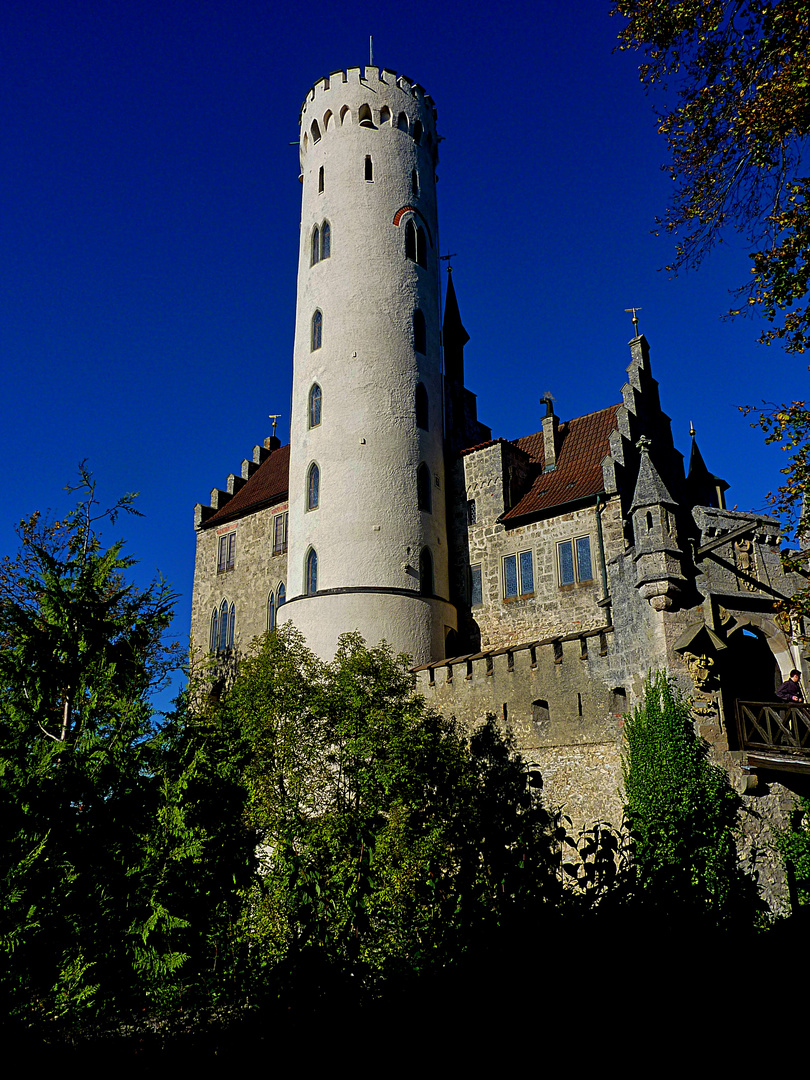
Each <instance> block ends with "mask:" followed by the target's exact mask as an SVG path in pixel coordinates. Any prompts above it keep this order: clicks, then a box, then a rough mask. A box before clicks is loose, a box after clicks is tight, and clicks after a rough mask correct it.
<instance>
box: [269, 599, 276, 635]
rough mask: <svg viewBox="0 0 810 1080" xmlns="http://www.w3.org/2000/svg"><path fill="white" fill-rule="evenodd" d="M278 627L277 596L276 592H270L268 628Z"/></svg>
mask: <svg viewBox="0 0 810 1080" xmlns="http://www.w3.org/2000/svg"><path fill="white" fill-rule="evenodd" d="M275 628H276V597H275V594H274V593H272V592H271V593H270V595H269V596H268V597H267V630H268V632H269V631H270V630H275Z"/></svg>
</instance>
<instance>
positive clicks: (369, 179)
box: [365, 154, 374, 184]
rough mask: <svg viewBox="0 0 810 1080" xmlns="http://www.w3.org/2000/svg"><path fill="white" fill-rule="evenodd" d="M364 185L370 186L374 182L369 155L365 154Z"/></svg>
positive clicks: (372, 165) (372, 167)
mask: <svg viewBox="0 0 810 1080" xmlns="http://www.w3.org/2000/svg"><path fill="white" fill-rule="evenodd" d="M365 175H366V183H367V184H372V183H373V182H374V164H373V162H372V160H371V154H366V172H365Z"/></svg>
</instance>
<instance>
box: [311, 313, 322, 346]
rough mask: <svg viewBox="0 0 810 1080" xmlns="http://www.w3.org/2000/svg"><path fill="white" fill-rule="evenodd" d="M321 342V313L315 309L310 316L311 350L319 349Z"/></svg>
mask: <svg viewBox="0 0 810 1080" xmlns="http://www.w3.org/2000/svg"><path fill="white" fill-rule="evenodd" d="M322 343H323V315H322V314H321V313H320V311H316V312H315V314H314V315H313V316H312V351H313V352H315V350H316V349H320V347H321V344H322Z"/></svg>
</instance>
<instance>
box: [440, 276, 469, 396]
mask: <svg viewBox="0 0 810 1080" xmlns="http://www.w3.org/2000/svg"><path fill="white" fill-rule="evenodd" d="M469 340H470V335H469V334H468V333H467V331H466V330H465V329H464V324H463V323H462V321H461V312H460V311H459V310H458V300H457V299H456V290H455V287H454V285H453V268H452V266H449V265H448V267H447V296H446V297H445V301H444V322H443V323H442V343H443V345H444V371H445V376H446V378H447V381H448V382H457V383H459V384H460V385H461V386H463V385H464V346H465V345H466V344H467V342H468V341H469Z"/></svg>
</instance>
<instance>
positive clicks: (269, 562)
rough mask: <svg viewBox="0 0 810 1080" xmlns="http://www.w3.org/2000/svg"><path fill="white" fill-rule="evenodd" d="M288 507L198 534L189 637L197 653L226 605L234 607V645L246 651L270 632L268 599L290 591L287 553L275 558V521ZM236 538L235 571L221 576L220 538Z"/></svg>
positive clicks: (205, 645) (206, 644)
mask: <svg viewBox="0 0 810 1080" xmlns="http://www.w3.org/2000/svg"><path fill="white" fill-rule="evenodd" d="M286 510H287V502H286V501H285V502H283V503H278V504H277V505H276V506H271V507H266V508H265V509H263V510H258V511H255V512H254V513H251V514H247V515H245V516H244V517H241V518H238V519H237V520H236V521H231V522H226V523H225V524H223V525H221V526H220V527H219V528H213V527H212V528H208V529H198V530H197V555H196V564H195V568H194V592H193V595H192V601H191V634H192V647H193V650H194V652H195V654H200V653H204V652H207V651H208V648H209V640H210V631H211V613H212V611H213V610H214V608H215V607H216V608H219V606H220V605H221V603H222V601H223V600H227V602H228V606H229V607H230V605H231V604H233V605H234V607H235V612H236V621H235V632H234V646H235V647H236V649H237V650H241V651H243V652H244V651H245V649H247V647H248V646H249V645H250V643H251V641H252V640H253V638H254V637H257V636H260V635H262V634H264V633H265V632H266V631H267V599H268V596H269V594H270V592H271V590H272V591H273V592H274V593H275V594H276V595H278V587H279V584H282V583H283V584H284V586H285V589H286V586H287V554H286V552H283V553H281V554H278V555H274V554H273V519H274V518H275V516H276V515H277V514H280V513H283V512H285V511H286ZM231 533H235V534H236V553H235V559H234V567H233V569H232V570H225V571H223V572H221V573H218V572H217V563H218V552H219V539H220V537H221V536H226V535H229V534H231Z"/></svg>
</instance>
